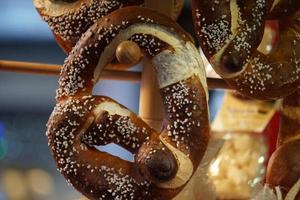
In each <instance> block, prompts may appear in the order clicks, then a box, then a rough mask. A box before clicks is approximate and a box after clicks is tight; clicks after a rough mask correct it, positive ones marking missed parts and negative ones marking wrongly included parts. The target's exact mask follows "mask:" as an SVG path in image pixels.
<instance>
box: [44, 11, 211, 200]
mask: <svg viewBox="0 0 300 200" xmlns="http://www.w3.org/2000/svg"><path fill="white" fill-rule="evenodd" d="M126 40H131V41H134V42H136V43H137V44H138V45H139V47H140V48H141V49H142V50H143V52H144V54H145V56H148V57H149V58H151V60H152V62H153V64H154V66H155V68H156V71H157V78H158V81H159V86H160V93H161V96H162V99H163V103H164V111H165V114H164V121H163V126H162V127H163V128H162V130H161V132H160V133H158V132H156V131H155V130H153V129H152V128H150V127H149V126H147V124H145V123H144V122H143V121H142V120H141V119H140V118H139V117H138V116H136V115H135V114H134V113H133V112H131V111H130V110H129V109H127V108H125V107H124V106H122V105H121V104H119V103H117V102H116V101H114V100H112V99H110V98H108V97H104V96H93V95H92V89H93V86H94V84H95V82H96V80H98V78H99V76H100V75H101V72H102V70H103V68H104V66H106V64H107V63H109V62H110V61H111V60H112V59H113V57H114V53H115V49H116V48H117V46H118V45H119V44H120V43H121V42H122V41H126ZM56 100H57V105H56V108H55V109H54V111H53V113H52V115H51V117H50V119H49V122H48V131H47V133H48V139H49V146H50V148H51V150H52V154H53V156H54V159H55V160H56V162H57V166H58V169H59V171H60V172H61V173H62V174H63V175H64V176H65V178H66V179H67V180H68V182H69V183H71V184H72V185H73V186H74V187H75V188H77V189H78V190H79V191H80V192H82V193H83V194H84V195H85V196H86V197H88V198H90V199H105V200H110V199H111V200H112V199H119V200H121V199H124V200H125V199H126V200H128V199H134V200H135V199H143V200H144V199H148V200H150V199H151V200H167V199H171V198H172V197H174V196H175V195H176V194H177V193H178V192H179V191H180V190H181V189H182V188H183V186H184V185H185V184H186V183H187V182H188V180H189V179H190V177H191V176H192V175H193V173H194V171H195V170H196V169H197V167H198V164H199V162H200V161H201V159H202V157H203V155H204V152H205V150H206V147H207V143H208V140H209V122H208V110H207V86H206V78H205V71H204V68H203V64H202V61H201V60H200V57H199V54H198V51H197V49H196V48H195V46H194V44H193V41H192V40H191V38H189V36H188V34H187V33H185V32H184V31H183V30H182V29H181V28H180V27H179V26H178V25H177V24H176V23H175V22H173V20H171V19H169V18H167V17H164V16H162V15H160V14H159V13H156V12H154V11H150V10H147V9H144V8H140V7H127V8H122V9H119V10H117V11H115V12H113V13H111V14H109V15H107V16H106V17H105V18H102V19H100V20H99V21H98V22H97V23H95V24H94V25H93V26H92V27H91V28H90V29H89V30H88V31H87V32H86V33H85V34H84V36H83V37H82V38H81V39H80V40H79V42H78V43H77V44H76V46H75V47H74V49H73V50H72V52H71V53H70V55H69V56H68V58H67V59H66V61H65V64H64V66H63V69H62V71H61V76H60V79H59V87H58V89H57V96H56ZM108 143H115V144H118V145H120V146H122V147H124V148H125V149H127V150H129V151H130V152H131V153H133V154H134V155H135V161H134V162H128V161H124V160H122V159H120V158H118V157H115V156H112V155H110V154H108V153H105V152H101V151H98V150H96V149H95V148H94V145H105V144H108Z"/></svg>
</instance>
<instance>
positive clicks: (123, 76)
mask: <svg viewBox="0 0 300 200" xmlns="http://www.w3.org/2000/svg"><path fill="white" fill-rule="evenodd" d="M0 70H3V71H11V72H17V73H30V74H40V75H52V76H58V75H59V73H60V70H61V66H60V65H52V64H41V63H31V62H18V61H9V60H0ZM101 78H103V79H108V80H122V81H133V82H138V81H140V80H141V73H140V72H130V71H117V70H104V71H103V72H102V75H101Z"/></svg>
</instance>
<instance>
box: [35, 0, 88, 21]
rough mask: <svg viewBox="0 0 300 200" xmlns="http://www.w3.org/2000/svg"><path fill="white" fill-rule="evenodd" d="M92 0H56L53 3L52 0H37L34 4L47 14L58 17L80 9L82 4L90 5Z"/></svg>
mask: <svg viewBox="0 0 300 200" xmlns="http://www.w3.org/2000/svg"><path fill="white" fill-rule="evenodd" d="M91 2H92V0H81V1H76V2H74V3H69V2H64V1H56V2H55V3H53V2H52V1H51V0H35V1H34V6H35V7H36V8H39V9H43V12H45V13H46V14H47V15H49V16H52V17H58V16H61V15H63V14H66V13H71V12H74V11H77V10H79V9H80V7H81V6H80V5H81V4H86V5H89V4H91Z"/></svg>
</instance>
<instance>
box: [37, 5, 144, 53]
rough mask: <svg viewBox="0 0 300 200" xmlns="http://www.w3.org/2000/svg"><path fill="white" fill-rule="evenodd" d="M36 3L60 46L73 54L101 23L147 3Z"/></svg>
mask: <svg viewBox="0 0 300 200" xmlns="http://www.w3.org/2000/svg"><path fill="white" fill-rule="evenodd" d="M33 3H34V5H35V7H36V8H37V10H38V12H39V14H40V15H41V16H42V18H43V20H44V21H46V22H47V23H48V25H49V27H50V29H51V30H52V31H53V34H54V36H55V39H56V41H57V43H58V44H59V45H60V46H61V47H62V48H63V49H64V51H65V52H67V53H69V52H70V51H71V49H72V47H73V46H74V45H75V44H76V42H77V41H78V40H79V38H80V37H81V35H82V34H83V33H84V32H86V31H87V30H88V28H89V27H91V26H92V25H93V24H94V23H95V22H96V21H97V20H98V19H100V18H102V17H104V16H106V15H107V14H109V13H111V12H113V11H115V10H117V9H119V8H122V7H125V6H132V5H141V4H143V3H144V0H129V1H128V0H33Z"/></svg>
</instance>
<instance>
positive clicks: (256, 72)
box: [193, 0, 300, 99]
mask: <svg viewBox="0 0 300 200" xmlns="http://www.w3.org/2000/svg"><path fill="white" fill-rule="evenodd" d="M299 8H300V1H298V0H276V1H274V0H248V1H238V0H221V1H211V0H193V17H194V22H195V29H196V32H197V37H198V39H199V42H200V44H201V48H202V49H203V51H204V53H205V55H206V56H207V57H208V58H209V59H210V62H211V64H212V66H213V68H214V69H215V71H216V72H217V73H218V74H219V75H220V76H221V77H222V78H224V79H225V80H226V81H227V83H228V84H229V85H231V86H232V87H234V88H235V89H237V90H238V91H239V92H241V93H243V94H245V95H247V96H250V97H254V98H260V99H273V98H278V97H283V96H287V95H289V94H291V93H293V92H294V91H295V90H296V89H297V88H298V87H299V85H300V79H299V75H300V62H299V61H300V56H299V55H300V37H299V31H300V21H299V17H300V10H299ZM267 20H276V21H277V22H278V24H279V29H278V34H279V41H278V44H277V45H276V47H274V49H273V50H272V52H271V53H269V54H264V53H262V52H260V51H259V50H258V47H259V45H260V43H261V40H262V36H263V33H264V28H265V23H266V21H267Z"/></svg>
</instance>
